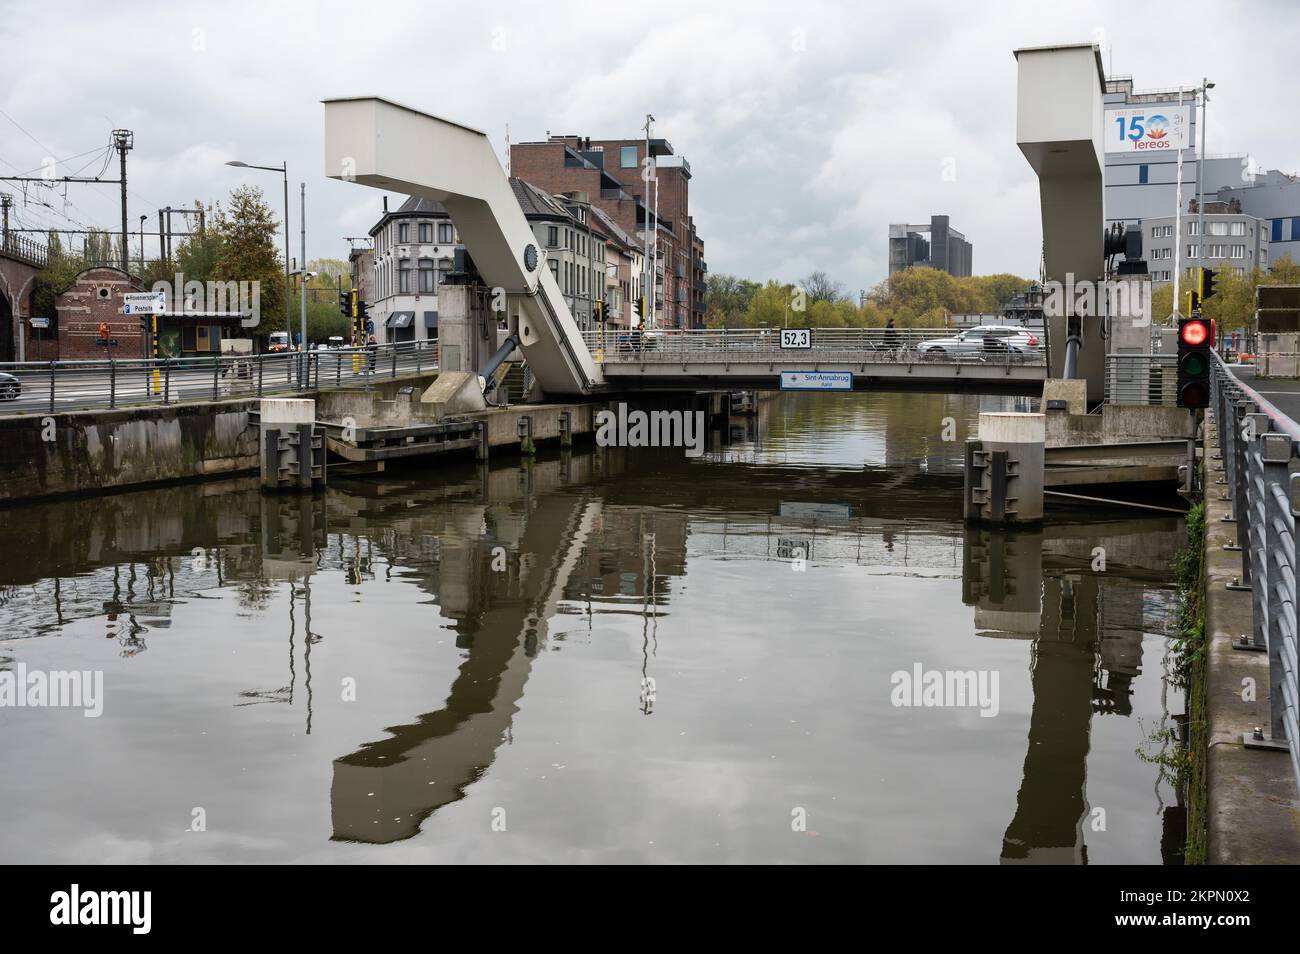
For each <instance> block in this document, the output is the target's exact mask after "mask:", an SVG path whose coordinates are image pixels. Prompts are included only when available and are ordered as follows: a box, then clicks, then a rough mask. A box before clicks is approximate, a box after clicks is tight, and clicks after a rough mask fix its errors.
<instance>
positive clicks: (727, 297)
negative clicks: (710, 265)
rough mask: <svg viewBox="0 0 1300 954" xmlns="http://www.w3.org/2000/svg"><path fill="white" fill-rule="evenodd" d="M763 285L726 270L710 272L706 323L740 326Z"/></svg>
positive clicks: (717, 326) (706, 299) (722, 326)
mask: <svg viewBox="0 0 1300 954" xmlns="http://www.w3.org/2000/svg"><path fill="white" fill-rule="evenodd" d="M760 287H761V286H760V285H759V284H758V282H753V281H750V280H749V279H747V278H737V277H736V276H735V275H728V274H726V273H725V272H710V273H709V277H708V293H707V295H706V297H705V301H706V302H707V303H708V305H707V311H706V312H705V315H704V324H705V326H706V327H708V328H739V327H741V326H742V325H743V323H744V320H745V313H746V312H747V311H748V310H749V305H750V302H752V301H753V300H754V295H756V294H757V293H758V290H759V288H760Z"/></svg>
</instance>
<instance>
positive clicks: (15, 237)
mask: <svg viewBox="0 0 1300 954" xmlns="http://www.w3.org/2000/svg"><path fill="white" fill-rule="evenodd" d="M0 253H3V254H5V255H8V256H9V257H11V258H17V259H22V260H23V261H25V262H28V263H30V264H32V265H38V266H41V267H44V266H45V265H48V264H49V261H50V250H49V249H48V248H46V247H45V246H44V245H42V244H41V243H40V242H36V241H33V240H32V239H29V238H28V237H27V236H25V235H19V234H18V233H16V232H5V233H3V234H0Z"/></svg>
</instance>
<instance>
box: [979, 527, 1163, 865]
mask: <svg viewBox="0 0 1300 954" xmlns="http://www.w3.org/2000/svg"><path fill="white" fill-rule="evenodd" d="M1181 537H1182V533H1181V531H1180V523H1179V521H1177V520H1171V519H1156V520H1143V521H1140V522H1139V521H1130V522H1124V523H1114V524H1105V525H1101V524H1094V525H1092V526H1087V527H1080V526H1070V525H1066V526H1055V527H1048V528H1046V529H1045V530H1037V531H1019V532H1007V531H998V530H983V529H974V528H967V530H966V546H965V559H964V564H963V567H964V573H963V590H964V594H963V595H964V598H965V601H966V602H967V603H968V604H973V605H974V606H975V625H976V630H977V632H980V633H981V635H983V636H993V637H1010V638H1020V639H1030V640H1032V641H1033V650H1032V656H1031V663H1030V666H1031V673H1032V686H1033V710H1032V713H1031V715H1030V720H1029V737H1028V748H1027V751H1026V755H1025V763H1024V770H1023V775H1022V781H1021V785H1020V792H1019V795H1018V797H1017V800H1016V813H1015V817H1014V818H1012V820H1011V824H1010V825H1009V826H1008V827H1007V831H1006V835H1005V836H1004V838H1003V842H1002V856H1001V857H1002V861H1003V862H1004V863H1016V862H1043V863H1048V864H1083V863H1086V862H1087V860H1088V851H1087V846H1086V844H1085V843H1084V831H1085V818H1086V815H1087V791H1086V789H1087V759H1088V749H1089V737H1090V732H1091V725H1092V716H1093V713H1094V712H1097V713H1099V714H1114V715H1120V716H1128V715H1131V714H1132V698H1131V697H1132V682H1133V680H1134V679H1135V678H1136V677H1137V676H1138V675H1139V673H1140V668H1139V661H1140V659H1141V634H1142V626H1143V617H1142V602H1141V600H1140V599H1134V595H1135V592H1136V594H1137V595H1139V596H1140V593H1141V590H1140V589H1138V590H1136V591H1135V590H1134V588H1133V584H1134V583H1138V582H1140V581H1141V580H1142V579H1143V578H1144V577H1145V578H1147V579H1151V580H1153V581H1158V580H1162V579H1163V578H1164V573H1165V567H1167V565H1168V554H1170V553H1172V552H1173V551H1174V550H1175V549H1177V547H1178V546H1179V544H1180V540H1181ZM1099 545H1100V546H1101V547H1102V551H1103V552H1104V553H1105V554H1106V556H1107V561H1108V567H1109V570H1110V571H1114V572H1117V574H1118V575H1119V577H1120V578H1119V579H1115V580H1112V578H1111V577H1110V576H1109V575H1107V576H1103V574H1102V573H1099V572H1097V571H1095V570H1094V569H1093V568H1092V562H1091V561H1093V559H1094V553H1095V552H1096V551H1095V549H1094V548H1095V547H1096V546H1099ZM1103 579H1105V580H1106V583H1107V585H1105V586H1103V585H1102V581H1103Z"/></svg>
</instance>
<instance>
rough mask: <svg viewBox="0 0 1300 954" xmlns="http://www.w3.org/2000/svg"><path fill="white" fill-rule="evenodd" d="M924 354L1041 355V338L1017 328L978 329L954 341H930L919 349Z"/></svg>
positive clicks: (1004, 326)
mask: <svg viewBox="0 0 1300 954" xmlns="http://www.w3.org/2000/svg"><path fill="white" fill-rule="evenodd" d="M916 350H917V351H919V352H921V354H928V355H930V356H932V357H939V356H940V355H944V354H953V355H972V354H1007V353H1008V352H1010V353H1011V354H1016V355H1021V356H1028V355H1032V354H1035V353H1036V352H1037V351H1038V338H1037V337H1036V336H1035V335H1034V334H1032V333H1031V332H1030V331H1029V330H1028V329H1027V328H1021V327H1019V326H1017V325H979V326H977V327H975V328H969V329H967V330H966V331H963V332H961V333H960V334H956V335H953V336H952V337H951V338H931V339H929V340H928V341H922V342H920V343H919V344H917V346H916Z"/></svg>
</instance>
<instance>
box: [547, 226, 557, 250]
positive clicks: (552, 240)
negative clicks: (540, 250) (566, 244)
mask: <svg viewBox="0 0 1300 954" xmlns="http://www.w3.org/2000/svg"><path fill="white" fill-rule="evenodd" d="M559 244H560V229H559V226H556V225H548V226H547V227H546V247H547V248H556V247H557V246H558V245H559Z"/></svg>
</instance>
